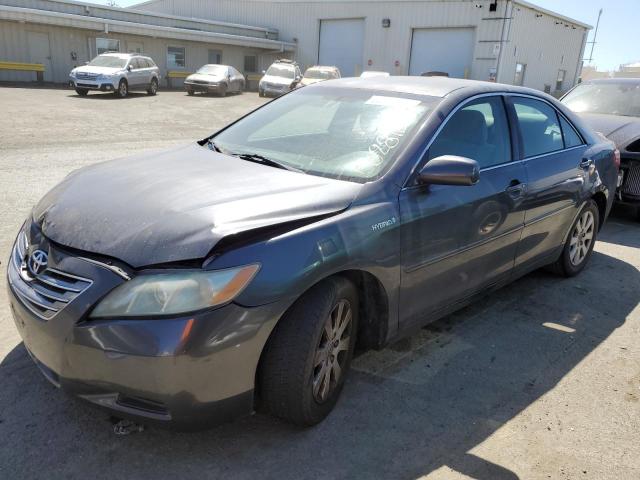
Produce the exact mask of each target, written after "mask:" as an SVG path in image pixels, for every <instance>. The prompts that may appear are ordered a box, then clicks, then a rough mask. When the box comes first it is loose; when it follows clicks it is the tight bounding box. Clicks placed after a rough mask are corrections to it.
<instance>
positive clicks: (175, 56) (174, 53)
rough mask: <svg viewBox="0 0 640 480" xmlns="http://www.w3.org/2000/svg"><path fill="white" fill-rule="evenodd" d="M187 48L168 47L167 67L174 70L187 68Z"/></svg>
mask: <svg viewBox="0 0 640 480" xmlns="http://www.w3.org/2000/svg"><path fill="white" fill-rule="evenodd" d="M185 56H186V55H185V48H184V47H167V69H168V70H174V69H180V70H184V68H185Z"/></svg>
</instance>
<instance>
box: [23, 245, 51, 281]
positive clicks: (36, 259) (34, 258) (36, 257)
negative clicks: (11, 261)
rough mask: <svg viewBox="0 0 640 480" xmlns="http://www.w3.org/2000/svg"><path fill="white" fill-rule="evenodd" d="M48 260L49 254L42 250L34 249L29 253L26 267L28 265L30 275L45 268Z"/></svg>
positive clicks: (36, 273)
mask: <svg viewBox="0 0 640 480" xmlns="http://www.w3.org/2000/svg"><path fill="white" fill-rule="evenodd" d="M48 260H49V256H48V255H47V253H46V252H43V251H42V250H35V251H34V252H33V253H32V254H31V255H29V260H28V261H27V267H29V271H30V272H31V274H32V275H39V274H40V273H42V272H43V271H44V270H45V269H46V268H47V262H48Z"/></svg>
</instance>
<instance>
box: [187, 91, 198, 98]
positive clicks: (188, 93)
mask: <svg viewBox="0 0 640 480" xmlns="http://www.w3.org/2000/svg"><path fill="white" fill-rule="evenodd" d="M195 93H196V92H194V91H193V90H187V95H189V96H190V97H193V96H194V95H195Z"/></svg>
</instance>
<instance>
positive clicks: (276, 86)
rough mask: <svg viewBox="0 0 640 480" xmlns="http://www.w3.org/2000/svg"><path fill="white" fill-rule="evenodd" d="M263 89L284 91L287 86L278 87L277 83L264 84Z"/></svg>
mask: <svg viewBox="0 0 640 480" xmlns="http://www.w3.org/2000/svg"><path fill="white" fill-rule="evenodd" d="M264 88H271V89H273V90H284V89H285V88H287V86H286V85H280V84H278V83H267V82H265V84H264Z"/></svg>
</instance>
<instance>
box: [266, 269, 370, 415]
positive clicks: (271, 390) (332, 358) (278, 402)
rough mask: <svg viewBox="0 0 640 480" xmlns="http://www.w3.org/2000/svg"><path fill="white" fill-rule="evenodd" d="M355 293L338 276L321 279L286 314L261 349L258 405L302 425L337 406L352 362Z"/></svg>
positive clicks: (352, 287)
mask: <svg viewBox="0 0 640 480" xmlns="http://www.w3.org/2000/svg"><path fill="white" fill-rule="evenodd" d="M357 321H358V296H357V292H356V289H355V287H354V286H353V284H352V283H351V282H350V281H349V280H347V279H345V278H342V277H333V278H329V279H327V280H324V281H323V282H321V283H319V284H318V285H316V286H315V287H313V288H312V289H311V290H309V291H308V292H307V293H306V294H304V295H303V296H302V297H300V298H299V299H298V300H297V301H296V303H294V304H293V306H292V307H291V308H290V309H289V310H288V311H287V313H285V315H284V316H283V317H282V318H281V319H280V322H279V323H278V325H277V326H276V328H275V329H274V331H273V333H272V335H271V338H270V339H269V342H268V344H267V346H266V347H265V351H264V353H263V357H262V361H261V364H260V371H259V377H258V378H259V380H258V382H259V383H258V385H259V392H260V396H261V401H262V406H263V407H264V408H265V409H266V410H267V411H268V412H270V413H271V414H273V415H275V416H277V417H280V418H283V419H285V420H288V421H290V422H292V423H295V424H297V425H302V426H311V425H315V424H316V423H319V422H320V421H322V420H323V419H324V418H325V417H326V416H327V415H328V414H329V412H331V410H332V409H333V407H334V406H335V404H336V402H337V400H338V397H339V396H340V392H341V391H342V387H343V385H344V380H345V377H346V375H347V373H348V371H349V367H350V365H351V357H352V356H353V349H354V346H355V341H356V332H357Z"/></svg>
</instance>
